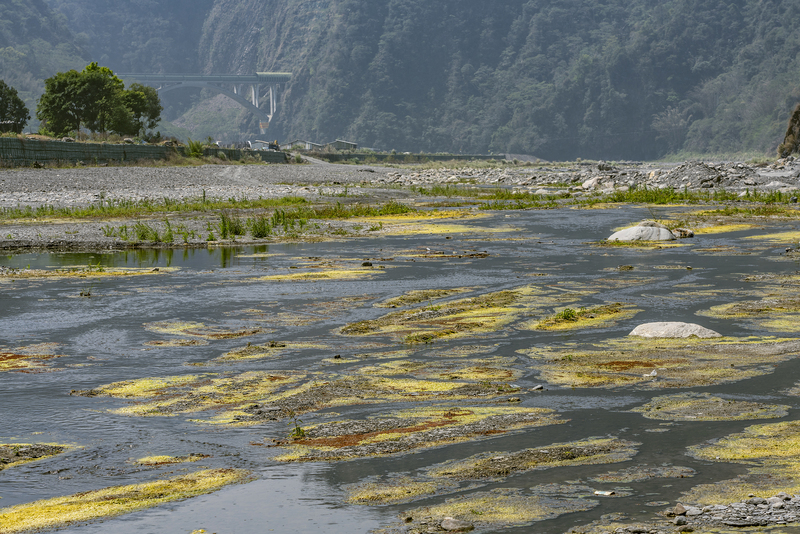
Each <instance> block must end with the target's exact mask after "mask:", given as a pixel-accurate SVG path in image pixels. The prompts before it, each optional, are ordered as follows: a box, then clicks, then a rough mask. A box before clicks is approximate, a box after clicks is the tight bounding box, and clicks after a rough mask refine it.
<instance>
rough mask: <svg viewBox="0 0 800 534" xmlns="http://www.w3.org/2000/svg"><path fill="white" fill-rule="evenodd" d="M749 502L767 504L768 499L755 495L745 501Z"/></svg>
mask: <svg viewBox="0 0 800 534" xmlns="http://www.w3.org/2000/svg"><path fill="white" fill-rule="evenodd" d="M745 502H746V503H747V504H767V499H763V498H761V497H753V498H751V499H747V500H746V501H745Z"/></svg>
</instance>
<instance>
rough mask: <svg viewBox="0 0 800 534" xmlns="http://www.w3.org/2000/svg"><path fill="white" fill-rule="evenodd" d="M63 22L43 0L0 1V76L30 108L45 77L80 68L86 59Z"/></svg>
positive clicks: (85, 55)
mask: <svg viewBox="0 0 800 534" xmlns="http://www.w3.org/2000/svg"><path fill="white" fill-rule="evenodd" d="M65 22H66V21H65V19H64V17H63V16H61V15H58V14H56V13H54V12H53V11H51V10H50V8H49V7H48V6H47V4H45V2H44V1H43V0H2V1H0V79H2V80H4V81H5V82H6V83H7V84H8V85H10V86H12V87H14V88H15V89H17V91H18V92H19V96H20V97H21V98H22V99H23V100H24V101H25V104H26V106H27V107H28V109H29V110H31V111H33V110H35V109H36V99H37V98H38V97H39V95H40V94H41V93H42V91H43V90H44V80H45V78H48V77H50V76H52V75H53V74H55V73H56V72H59V71H63V70H69V69H71V68H76V67H80V68H82V67H83V66H85V65H86V61H87V60H88V58H89V55H88V54H87V53H86V52H85V51H84V50H83V49H82V48H81V47H80V46H78V44H76V40H75V38H74V36H73V35H72V33H71V32H70V30H69V28H68V27H67V25H66V23H65ZM31 114H33V113H31Z"/></svg>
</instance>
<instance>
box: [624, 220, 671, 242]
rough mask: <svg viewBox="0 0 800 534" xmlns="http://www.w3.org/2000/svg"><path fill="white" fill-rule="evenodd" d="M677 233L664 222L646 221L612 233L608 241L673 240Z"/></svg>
mask: <svg viewBox="0 0 800 534" xmlns="http://www.w3.org/2000/svg"><path fill="white" fill-rule="evenodd" d="M673 240H675V234H673V233H672V232H670V230H669V228H667V227H666V226H664V225H663V224H659V223H657V222H654V221H644V222H641V223H639V224H638V225H636V226H633V227H631V228H625V229H624V230H620V231H619V232H616V233H614V234H612V235H611V237H609V238H608V241H673Z"/></svg>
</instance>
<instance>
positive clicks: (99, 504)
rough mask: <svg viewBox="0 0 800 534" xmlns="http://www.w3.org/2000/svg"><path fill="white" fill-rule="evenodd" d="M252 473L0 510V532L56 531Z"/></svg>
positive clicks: (231, 472) (211, 475) (198, 476)
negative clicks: (59, 528) (62, 527)
mask: <svg viewBox="0 0 800 534" xmlns="http://www.w3.org/2000/svg"><path fill="white" fill-rule="evenodd" d="M248 476H249V473H247V472H245V471H241V470H235V469H227V470H221V469H217V470H207V471H198V472H196V473H193V474H191V475H184V476H181V477H176V478H172V479H168V480H159V481H156V482H149V483H145V484H136V485H130V486H115V487H111V488H106V489H102V490H96V491H87V492H84V493H80V494H76V495H69V496H67V497H57V498H54V499H46V500H42V501H36V502H33V503H30V504H24V505H19V506H12V507H10V508H0V528H2V530H0V532H2V533H3V534H12V533H16V532H26V531H31V530H43V529H53V528H58V527H61V526H65V525H69V524H72V523H79V522H85V521H91V520H93V519H100V518H104V517H113V516H116V515H122V514H129V513H131V512H135V511H137V510H143V509H146V508H151V507H153V506H158V505H160V504H164V503H168V502H172V501H176V500H179V499H187V498H189V497H195V496H197V495H203V494H206V493H211V492H213V491H217V490H219V489H221V488H223V487H225V486H227V485H230V484H235V483H239V482H243V481H244V480H246V478H247V477H248Z"/></svg>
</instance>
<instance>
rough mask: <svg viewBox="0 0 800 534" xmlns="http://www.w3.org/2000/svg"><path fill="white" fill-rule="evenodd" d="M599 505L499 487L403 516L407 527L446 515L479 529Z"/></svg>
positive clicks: (521, 523)
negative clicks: (528, 493) (526, 493)
mask: <svg viewBox="0 0 800 534" xmlns="http://www.w3.org/2000/svg"><path fill="white" fill-rule="evenodd" d="M598 504H599V502H598V501H596V500H593V499H574V498H559V497H548V496H543V495H524V494H523V493H522V492H521V491H520V490H516V489H496V490H492V491H488V492H476V493H471V494H469V495H465V496H463V497H456V498H453V499H448V500H447V501H446V502H445V503H444V504H439V505H436V506H430V507H427V506H426V507H422V508H417V509H414V510H410V511H408V512H405V513H404V514H403V515H404V516H405V517H406V522H407V523H410V524H406V525H404V526H405V527H406V528H409V527H411V528H414V527H415V526H418V527H419V524H420V522H421V521H423V520H424V521H426V523H428V524H430V523H434V524H441V522H442V521H444V520H445V519H447V518H454V519H457V520H460V521H466V522H467V523H471V524H473V525H474V526H475V528H476V529H487V528H489V529H496V528H501V527H511V526H524V525H528V524H530V523H534V522H536V521H545V520H547V519H554V518H556V517H558V516H560V515H564V514H568V513H574V512H584V511H587V510H591V509H592V508H594V507H595V506H597V505H598ZM408 518H411V521H408ZM406 531H407V532H408V531H411V530H410V529H409V530H406ZM419 531H421V532H424V531H425V530H419ZM437 532H438V530H437Z"/></svg>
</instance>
